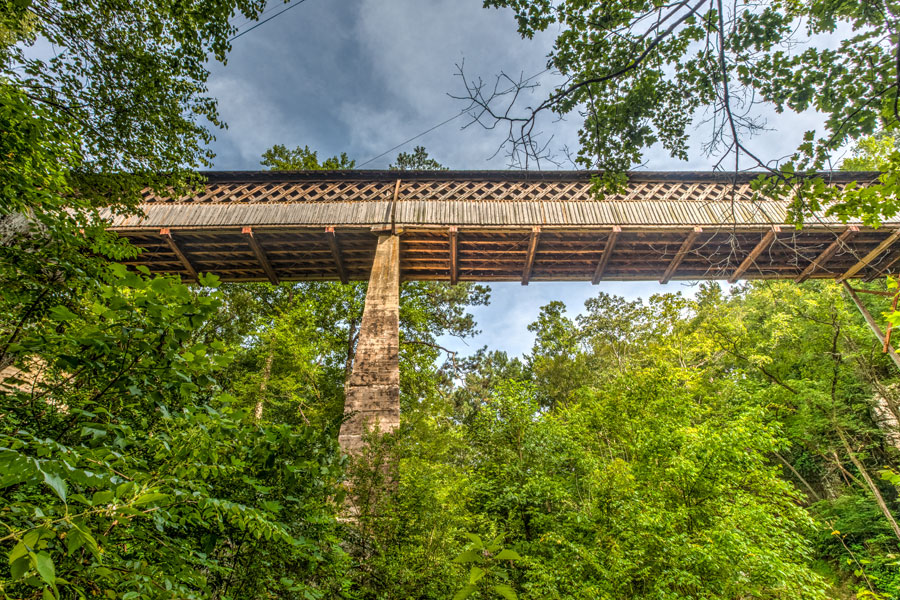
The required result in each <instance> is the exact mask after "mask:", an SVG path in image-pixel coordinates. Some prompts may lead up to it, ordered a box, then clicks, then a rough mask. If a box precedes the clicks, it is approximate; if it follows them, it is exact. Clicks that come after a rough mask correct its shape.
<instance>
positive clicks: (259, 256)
mask: <svg viewBox="0 0 900 600" xmlns="http://www.w3.org/2000/svg"><path fill="white" fill-rule="evenodd" d="M241 233H243V234H244V235H246V236H247V239H248V240H249V241H250V248H252V249H253V254H255V255H256V260H258V261H259V264H260V265H262V268H263V271H265V272H266V277H268V278H269V283H271V284H272V285H278V275H276V274H275V269H273V268H272V264H271V263H270V262H269V259H268V257H267V256H266V252H265V250H263V248H262V246H260V245H259V240H257V239H256V238H255V237H253V228H252V227H244V228H243V229H241Z"/></svg>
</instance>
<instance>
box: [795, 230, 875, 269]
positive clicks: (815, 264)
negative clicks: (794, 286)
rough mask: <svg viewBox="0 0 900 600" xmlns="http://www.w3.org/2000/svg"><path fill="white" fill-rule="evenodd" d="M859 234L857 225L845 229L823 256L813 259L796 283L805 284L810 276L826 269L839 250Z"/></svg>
mask: <svg viewBox="0 0 900 600" xmlns="http://www.w3.org/2000/svg"><path fill="white" fill-rule="evenodd" d="M857 233H859V227H857V226H856V225H851V226H849V227H848V228H847V229H845V230H844V232H843V233H842V234H841V235H839V236H838V238H837V239H836V240H834V241H833V242H831V244H830V245H829V246H828V247H827V248H825V250H823V251H822V254H820V255H819V256H817V257H816V258H815V259H813V261H812V262H811V263H809V264H808V265H807V266H806V268H805V269H803V272H802V273H800V275H798V276H797V278H796V279H795V280H794V281H796V282H797V283H803V282H804V281H806V280H807V279H809V278H810V276H811V275H812V274H813V273H815V272H816V271H817V270H818V269H822V268H824V267H825V265H826V264H827V263H828V261H829V260H831V257H832V256H834V255H835V254H836V253H837V251H838V250H840V249H841V248H843V247H845V246H846V245H847V244H848V243H849V242H850V240H852V239H853V238H854V237H856V234H857Z"/></svg>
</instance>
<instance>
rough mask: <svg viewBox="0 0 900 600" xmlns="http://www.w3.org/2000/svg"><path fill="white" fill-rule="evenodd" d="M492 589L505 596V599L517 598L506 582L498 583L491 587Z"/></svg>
mask: <svg viewBox="0 0 900 600" xmlns="http://www.w3.org/2000/svg"><path fill="white" fill-rule="evenodd" d="M493 590H494V591H495V592H497V593H498V594H500V595H501V596H503V597H504V598H506V600H517V598H518V596H516V592H515V591H514V590H513V589H512V588H511V587H509V586H508V585H506V584H503V583H501V584H499V585H495V586H494V587H493Z"/></svg>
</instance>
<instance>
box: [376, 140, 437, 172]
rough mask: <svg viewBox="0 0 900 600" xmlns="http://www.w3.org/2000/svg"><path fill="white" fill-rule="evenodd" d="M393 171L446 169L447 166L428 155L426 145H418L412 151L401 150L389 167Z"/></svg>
mask: <svg viewBox="0 0 900 600" xmlns="http://www.w3.org/2000/svg"><path fill="white" fill-rule="evenodd" d="M388 168H389V169H390V170H392V171H446V170H447V167H445V166H444V165H442V164H441V163H439V162H438V161H436V160H434V159H433V158H431V157H429V156H428V152H426V151H425V146H416V147H415V148H413V151H412V153H409V152H401V153H400V154H398V155H397V160H396V161H394V163H393V164H392V165H390V166H389V167H388Z"/></svg>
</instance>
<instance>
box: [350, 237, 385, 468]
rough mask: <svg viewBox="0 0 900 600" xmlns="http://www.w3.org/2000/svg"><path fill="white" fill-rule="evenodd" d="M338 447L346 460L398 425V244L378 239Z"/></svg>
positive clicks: (383, 238)
mask: <svg viewBox="0 0 900 600" xmlns="http://www.w3.org/2000/svg"><path fill="white" fill-rule="evenodd" d="M344 414H345V415H350V418H349V419H348V420H347V421H345V422H344V424H343V425H342V426H341V431H340V436H339V441H340V444H341V448H342V449H343V450H344V452H346V453H348V454H356V453H357V452H358V451H359V450H360V449H361V448H362V445H363V439H362V438H363V434H364V433H365V431H366V430H367V429H369V430H376V429H377V430H379V431H381V432H382V433H387V432H390V431H393V430H394V429H396V428H397V426H398V425H399V424H400V239H399V237H398V236H396V235H383V236H380V237H379V238H378V246H377V249H376V251H375V261H374V263H373V264H372V273H371V275H370V277H369V289H368V292H367V293H366V305H365V308H364V309H363V317H362V323H361V324H360V330H359V340H358V342H357V345H356V357H355V360H354V362H353V371H352V373H351V374H350V378H349V380H348V381H347V386H346V399H345V402H344Z"/></svg>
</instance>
